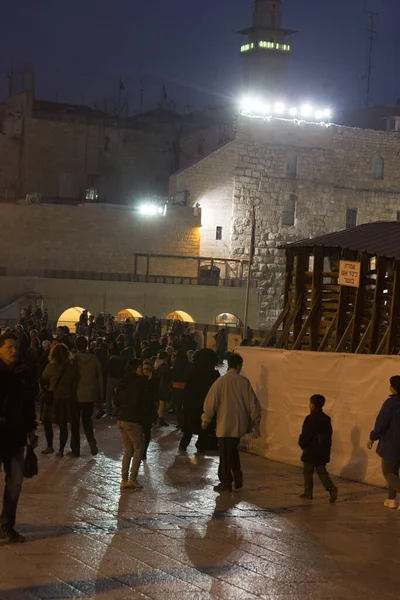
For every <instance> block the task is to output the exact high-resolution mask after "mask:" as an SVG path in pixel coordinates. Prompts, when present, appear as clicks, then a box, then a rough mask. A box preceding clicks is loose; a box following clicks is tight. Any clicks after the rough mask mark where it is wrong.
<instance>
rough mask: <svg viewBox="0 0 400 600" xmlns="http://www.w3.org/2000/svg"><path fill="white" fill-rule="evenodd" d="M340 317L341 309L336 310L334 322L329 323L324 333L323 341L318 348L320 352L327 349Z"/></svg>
mask: <svg viewBox="0 0 400 600" xmlns="http://www.w3.org/2000/svg"><path fill="white" fill-rule="evenodd" d="M338 317H339V311H336V313H335V316H334V317H333V319H332V322H331V324H330V325H329V327H328V329H327V331H326V333H325V335H324V339H323V340H322V342H321V344H320V346H319V348H318V352H323V351H324V350H325V347H326V345H327V343H328V341H329V338H330V337H331V335H332V333H333V330H334V329H335V326H336V324H337V321H338Z"/></svg>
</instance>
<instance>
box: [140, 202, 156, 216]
mask: <svg viewBox="0 0 400 600" xmlns="http://www.w3.org/2000/svg"><path fill="white" fill-rule="evenodd" d="M139 212H140V214H141V215H146V216H154V215H156V214H157V213H158V206H157V205H156V204H142V205H141V206H139Z"/></svg>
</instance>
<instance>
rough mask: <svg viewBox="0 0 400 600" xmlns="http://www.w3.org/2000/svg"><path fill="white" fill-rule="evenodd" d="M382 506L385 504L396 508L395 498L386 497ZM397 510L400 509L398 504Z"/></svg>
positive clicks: (387, 506)
mask: <svg viewBox="0 0 400 600" xmlns="http://www.w3.org/2000/svg"><path fill="white" fill-rule="evenodd" d="M383 506H386V508H393V509H396V508H397V502H396V498H393V499H390V498H386V500H385V502H384V503H383ZM399 510H400V506H399Z"/></svg>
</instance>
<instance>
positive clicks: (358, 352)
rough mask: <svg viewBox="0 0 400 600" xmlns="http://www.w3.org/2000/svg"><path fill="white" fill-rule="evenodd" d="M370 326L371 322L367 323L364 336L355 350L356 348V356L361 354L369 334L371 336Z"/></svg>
mask: <svg viewBox="0 0 400 600" xmlns="http://www.w3.org/2000/svg"><path fill="white" fill-rule="evenodd" d="M371 325H372V321H370V322H369V323H368V326H367V328H366V330H365V331H364V335H363V336H362V338H361V340H360V343H359V344H358V346H357V348H356V352H355V353H356V354H361V352H362V350H363V348H364V346H365V344H366V343H367V341H368V339H369V337H370V334H371Z"/></svg>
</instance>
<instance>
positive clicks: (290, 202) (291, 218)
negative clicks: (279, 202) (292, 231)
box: [282, 194, 297, 227]
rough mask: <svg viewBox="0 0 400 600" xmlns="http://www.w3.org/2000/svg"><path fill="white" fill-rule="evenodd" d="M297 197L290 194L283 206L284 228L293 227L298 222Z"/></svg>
mask: <svg viewBox="0 0 400 600" xmlns="http://www.w3.org/2000/svg"><path fill="white" fill-rule="evenodd" d="M296 204H297V196H296V195H295V194H290V196H289V198H286V199H285V201H284V204H283V214H282V225H283V226H284V227H293V226H294V224H295V220H296Z"/></svg>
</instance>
